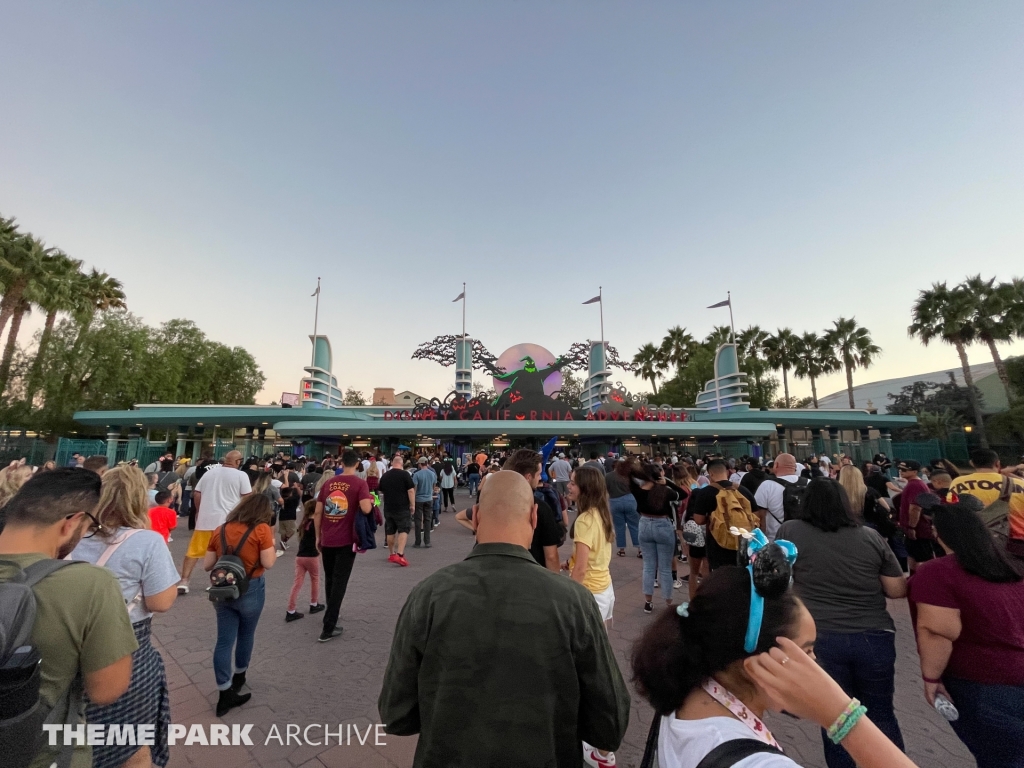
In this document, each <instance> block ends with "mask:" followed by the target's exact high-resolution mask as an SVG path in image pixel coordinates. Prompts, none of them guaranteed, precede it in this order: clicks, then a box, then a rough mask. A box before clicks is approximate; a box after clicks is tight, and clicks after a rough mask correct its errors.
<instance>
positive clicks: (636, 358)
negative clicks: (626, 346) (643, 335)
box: [633, 342, 665, 394]
mask: <svg viewBox="0 0 1024 768" xmlns="http://www.w3.org/2000/svg"><path fill="white" fill-rule="evenodd" d="M633 365H635V366H637V371H638V373H639V374H640V378H642V379H646V380H647V381H649V382H651V386H652V387H654V394H658V378H659V377H660V376H661V372H662V371H664V370H665V359H664V357H662V354H661V350H660V349H658V347H656V346H654V345H653V344H651V343H650V342H648V343H647V344H644V345H643V346H642V347H640V349H639V350H638V351H637V353H636V354H635V355H633Z"/></svg>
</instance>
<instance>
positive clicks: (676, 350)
mask: <svg viewBox="0 0 1024 768" xmlns="http://www.w3.org/2000/svg"><path fill="white" fill-rule="evenodd" d="M696 343H697V342H696V341H694V338H693V336H691V335H690V334H689V333H687V332H686V329H685V328H681V327H679V326H678V325H677V326H675V327H673V328H669V329H668V332H667V333H666V334H665V338H664V339H662V340H661V349H660V353H661V358H662V359H663V360H664V361H665V362H666V363H669V364H671V365H674V366H675V367H676V374H677V375H678V373H679V371H680V369H681V368H682V367H683V366H684V365H686V362H687V361H688V360H689V359H690V352H691V351H692V350H693V347H694V345H695V344H696Z"/></svg>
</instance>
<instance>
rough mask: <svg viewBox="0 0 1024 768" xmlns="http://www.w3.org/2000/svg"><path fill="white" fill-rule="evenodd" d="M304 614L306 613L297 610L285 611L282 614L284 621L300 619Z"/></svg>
mask: <svg viewBox="0 0 1024 768" xmlns="http://www.w3.org/2000/svg"><path fill="white" fill-rule="evenodd" d="M305 615H306V614H304V613H299V612H298V611H292V612H291V613H286V614H285V615H284V620H285V621H298V620H299V619H301V618H302V617H303V616H305Z"/></svg>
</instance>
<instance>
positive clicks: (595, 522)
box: [566, 467, 615, 768]
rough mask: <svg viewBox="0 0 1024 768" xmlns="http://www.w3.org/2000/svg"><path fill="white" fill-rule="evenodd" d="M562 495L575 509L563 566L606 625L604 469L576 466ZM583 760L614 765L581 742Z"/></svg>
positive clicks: (608, 540) (608, 532)
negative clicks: (570, 552)
mask: <svg viewBox="0 0 1024 768" xmlns="http://www.w3.org/2000/svg"><path fill="white" fill-rule="evenodd" d="M566 495H567V497H568V498H569V500H570V501H575V502H576V509H577V510H579V515H578V516H577V518H576V522H575V523H573V526H572V531H573V533H572V538H573V541H574V542H575V545H574V548H573V555H572V557H571V558H569V562H568V563H566V567H567V568H568V570H569V576H570V577H571V578H572V580H573V581H578V582H579V583H580V584H582V585H583V586H584V587H586V588H587V589H589V590H590V592H591V593H592V594H593V595H594V600H596V601H597V607H598V609H599V610H600V611H601V618H602V619H604V625H605V629H607V628H608V623H609V622H610V621H611V620H612V609H613V608H614V607H615V588H614V587H613V586H612V575H611V573H610V572H609V571H608V564H609V563H610V562H611V560H612V538H613V536H614V535H615V534H614V527H613V525H612V511H611V508H610V506H609V504H608V488H607V486H606V485H605V482H604V473H603V472H601V470H599V469H597V468H595V467H580V468H579V469H577V470H576V471H575V472H573V473H572V476H571V477H570V479H569V489H568V493H567V494H566ZM583 762H584V763H585V764H586V765H587V766H590V768H611V767H612V766H614V765H615V754H614V753H612V752H602V751H601V750H599V749H597V748H596V747H593V746H591V745H590V744H587V742H583Z"/></svg>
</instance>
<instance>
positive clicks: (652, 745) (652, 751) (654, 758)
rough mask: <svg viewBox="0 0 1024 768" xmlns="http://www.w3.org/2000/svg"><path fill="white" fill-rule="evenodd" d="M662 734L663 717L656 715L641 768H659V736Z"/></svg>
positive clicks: (648, 736)
mask: <svg viewBox="0 0 1024 768" xmlns="http://www.w3.org/2000/svg"><path fill="white" fill-rule="evenodd" d="M660 733H661V715H659V714H658V713H657V712H655V713H654V720H652V721H651V730H649V731H648V732H647V744H646V745H645V746H644V756H643V758H642V759H641V760H640V768H657V765H658V735H659V734H660Z"/></svg>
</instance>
